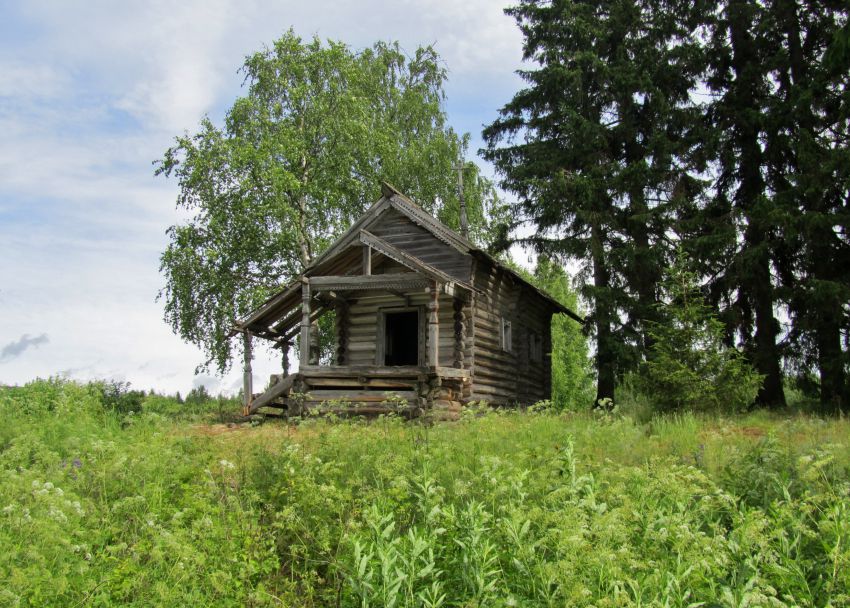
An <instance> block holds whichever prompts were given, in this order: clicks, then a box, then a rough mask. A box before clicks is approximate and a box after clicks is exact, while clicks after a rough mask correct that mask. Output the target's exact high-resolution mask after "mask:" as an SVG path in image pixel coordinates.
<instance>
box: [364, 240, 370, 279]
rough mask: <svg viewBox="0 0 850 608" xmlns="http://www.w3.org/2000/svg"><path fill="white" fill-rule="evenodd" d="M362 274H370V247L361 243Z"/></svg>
mask: <svg viewBox="0 0 850 608" xmlns="http://www.w3.org/2000/svg"><path fill="white" fill-rule="evenodd" d="M363 274H364V275H366V276H369V275H370V274H372V248H371V247H370V246H369V245H363Z"/></svg>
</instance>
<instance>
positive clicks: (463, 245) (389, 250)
mask: <svg viewBox="0 0 850 608" xmlns="http://www.w3.org/2000/svg"><path fill="white" fill-rule="evenodd" d="M381 194H382V196H381V198H380V199H379V200H378V201H377V202H375V203H374V204H373V205H372V206H371V207H369V209H367V210H366V212H365V213H364V214H363V215H361V216H360V217H359V218H358V219H357V221H355V222H354V223H353V224H352V225H351V227H349V228H348V230H346V231H345V232H343V233H342V235H340V237H339V238H338V239H337V240H336V241H335V242H334V243H333V244H332V245H331V246H330V247H329V248H328V249H327V250H325V251H324V252H323V253H322V254H321V255H319V256H318V257H317V258H316V259H314V260H313V262H312V263H311V264H310V266H308V267H307V268H306V269H305V270H304V273H303V274H302V277H310V276H312V275H314V274H316V271H317V270H318V269H320V268H321V267H322V266H324V265H331V264H334V265H335V262H334V259H335V258H337V257H342V256H343V254H345V253H346V252H347V251H348V250H349V249H350V248H351V247H352V246H355V245H359V244H361V243H366V244H373V245H374V246H375V247H374V248H375V249H376V250H377V251H379V252H381V253H382V254H384V255H385V256H386V257H388V258H390V259H394V260H395V261H396V262H399V263H400V264H402V265H404V266H407V267H408V268H410V269H411V270H413V271H414V272H417V273H419V274H422V275H424V276H428V277H430V278H432V279H434V280H437V281H439V282H445V283H448V282H451V283H453V284H456V285H459V286H460V287H462V288H464V289H468V290H470V291H471V290H473V289H474V288H473V287H472V286H471V285H468V284H466V283H465V282H463V281H459V280H458V279H456V278H453V277H450V276H449V275H447V274H446V273H444V272H443V271H441V270H439V269H437V268H434V267H433V266H430V265H429V264H426V263H425V262H424V261H422V260H419V259H418V258H416V257H415V256H412V255H410V254H407V253H406V252H402V251H399V250H397V249H396V248H395V247H393V246H392V245H390V244H389V243H386V242H384V241H383V240H382V239H380V238H378V237H376V236H375V235H373V234H371V233H370V232H369V230H368V228H369V227H370V226H371V225H372V224H374V223H375V222H377V221H378V219H379V218H380V216H381V215H382V214H383V213H384V212H386V211H387V210H389V209H394V210H395V211H397V212H398V213H400V214H402V215H404V216H405V217H406V218H407V219H409V220H410V221H411V222H413V223H414V224H416V225H417V226H419V227H421V228H423V229H424V230H426V231H428V232H429V233H431V234H432V235H433V236H434V237H435V238H437V239H438V240H440V241H441V242H443V243H445V244H446V245H448V246H449V247H452V248H453V249H455V250H457V251H459V252H460V253H462V254H465V255H470V256H474V257H475V258H478V259H480V260H484V261H486V262H488V263H489V264H492V265H493V266H495V267H497V268H499V269H500V270H501V271H503V272H505V273H507V274H509V275H511V276H512V277H513V279H514V280H516V281H517V282H519V283H521V284H523V285H525V286H526V287H528V288H529V289H531V290H532V291H534V292H535V293H537V294H538V295H539V296H540V297H542V298H543V299H544V300H546V301H547V302H548V303H549V304H550V305H551V306H552V307H553V308H554V309H555V310H556V311H558V312H561V313H565V314H567V315H568V316H569V317H571V318H573V319H575V320H576V321H578V322H580V323H584V319H582V318H581V317H580V316H579V315H577V314H576V313H575V312H573V311H572V310H570V309H569V308H567V307H566V306H564V305H563V304H561V303H560V302H558V301H557V300H555V299H554V298H553V297H552V296H550V295H549V294H547V293H546V292H545V291H543V290H541V289H539V288H537V287H536V286H534V285H532V284H531V283H529V282H528V281H527V280H526V279H525V278H523V277H522V276H521V275H520V274H519V273H517V272H516V271H514V270H513V269H511V268H510V267H508V266H505V265H504V264H502V263H501V262H499V260H497V259H496V258H494V257H493V256H491V255H490V254H488V253H487V252H486V251H484V250H483V249H480V248H478V247H476V246H475V244H473V243H472V242H470V241H469V240H468V239H466V238H464V237H463V236H461V235H460V234H458V233H457V232H455V231H454V230H452V229H451V228H449V227H448V226H446V225H445V224H443V223H442V222H440V221H439V220H438V219H437V218H435V217H434V216H432V215H431V214H429V213H427V212H426V211H424V210H423V209H422V208H421V207H420V206H419V205H417V204H416V203H414V202H413V201H412V200H410V199H409V198H408V197H407V196H405V195H404V194H402V193H401V192H400V191H399V190H397V189H396V188H394V187H393V186H391V185H390V184H388V183H386V182H383V183H382V184H381ZM302 277H298V278H297V279H295V280H294V281H292V282H291V283H289V285H287V286H286V287H285V288H283V289H282V290H281V291H279V292H278V293H276V294H274V295H273V296H271V297H270V298H269V299H268V300H266V301H265V302H264V303H263V304H261V305H260V306H259V307H257V308H256V309H255V310H254V311H252V312H251V313H250V314H249V315H248V316H246V317H245V318H244V319H241V320H239V321H238V322H237V323H236V328H235V329H234V332H232V333H235V332H236V331H237V330H240V329H250V330H255V329H256V326H257V325H258V324H259V325H260V326H262V327H269V326H270V325H271V324H277V326H278V328H279V329H280V330H282V331H283V332H286V331H287V330H289V329H291V327H290V326H294V324H296V325H297V323H298V322H299V321H300V313H298V314H295V315H290V316H292V319H290V318H289V317H288V316H287V312H288V311H291V310H292V309H293V308H295V307H297V306H298V305H299V303H300V300H301V289H302ZM281 319H282V320H281ZM263 321H267V323H266V324H263ZM266 333H268V332H266ZM274 333H277V332H274ZM282 335H283V334H281V336H282ZM265 337H269V338H274V337H275V335H273V334H269V335H266V336H265Z"/></svg>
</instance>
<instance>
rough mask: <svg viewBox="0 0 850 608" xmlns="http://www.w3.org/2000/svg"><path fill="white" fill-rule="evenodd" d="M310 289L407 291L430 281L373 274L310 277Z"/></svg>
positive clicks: (412, 276) (411, 276) (403, 276)
mask: <svg viewBox="0 0 850 608" xmlns="http://www.w3.org/2000/svg"><path fill="white" fill-rule="evenodd" d="M309 281H310V283H309V284H310V287H312V288H314V289H315V290H316V291H360V290H381V291H390V290H397V291H407V290H409V289H421V288H423V287H427V286H428V285H429V284H430V283H431V281H428V279H427V278H426V277H423V276H421V275H417V274H410V273H406V274H404V273H403V274H373V275H368V276H330V277H310V280H309Z"/></svg>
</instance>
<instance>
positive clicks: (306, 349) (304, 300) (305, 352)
mask: <svg viewBox="0 0 850 608" xmlns="http://www.w3.org/2000/svg"><path fill="white" fill-rule="evenodd" d="M310 350H311V348H310V280H309V279H308V278H307V277H302V278H301V352H300V355H301V356H300V361H299V363H300V364H301V367H302V368H303V367H306V366H308V365H310Z"/></svg>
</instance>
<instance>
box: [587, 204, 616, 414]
mask: <svg viewBox="0 0 850 608" xmlns="http://www.w3.org/2000/svg"><path fill="white" fill-rule="evenodd" d="M593 221H594V223H593V226H592V228H591V237H590V238H591V243H590V248H591V257H592V261H593V284H594V287H595V296H594V300H595V302H594V305H595V306H594V308H595V312H594V323H595V325H596V377H597V381H596V382H597V383H596V402H595V404H596V405H599V403H600V399H611V400H612V401H613V399H614V390H615V387H616V371H615V361H616V355H615V351H616V349H615V345H614V337H613V335H612V332H611V310H610V308H611V304H610V301H609V298H608V296H607V293H606V292H607V290H608V289H609V286H610V285H609V284H610V272H609V270H608V266H607V262H606V260H605V249H604V244H603V242H602V238H603V236H602V229H601V228H600V226H599V224H598V223H597V222H596V220H593ZM600 294H604V295H602V296H601V297H600Z"/></svg>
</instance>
